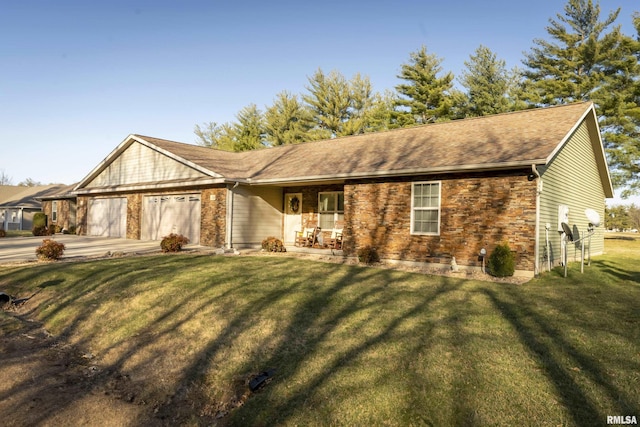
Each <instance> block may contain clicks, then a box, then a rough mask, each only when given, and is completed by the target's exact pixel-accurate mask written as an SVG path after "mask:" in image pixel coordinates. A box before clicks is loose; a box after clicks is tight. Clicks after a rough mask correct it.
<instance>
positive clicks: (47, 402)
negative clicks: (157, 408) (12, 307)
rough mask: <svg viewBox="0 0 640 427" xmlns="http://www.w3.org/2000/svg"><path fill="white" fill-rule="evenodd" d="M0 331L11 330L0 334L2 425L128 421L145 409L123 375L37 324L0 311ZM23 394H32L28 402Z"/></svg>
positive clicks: (120, 422) (113, 423)
mask: <svg viewBox="0 0 640 427" xmlns="http://www.w3.org/2000/svg"><path fill="white" fill-rule="evenodd" d="M0 329H2V330H3V331H6V332H7V333H5V334H4V335H3V336H2V338H0V354H1V356H2V360H3V364H2V367H1V368H0V372H2V378H3V380H2V382H1V383H0V396H2V398H1V399H0V414H2V417H1V418H2V424H3V425H4V426H24V425H105V426H106V425H126V424H128V423H129V422H130V421H131V420H132V419H137V418H138V417H139V416H140V415H141V413H142V412H143V408H142V407H141V406H139V405H136V404H133V403H134V402H133V400H134V399H133V396H134V394H133V393H134V392H135V391H134V390H130V389H128V387H127V384H126V380H125V379H123V378H121V377H119V376H118V375H117V373H109V372H103V371H102V370H101V368H100V366H98V365H96V364H94V361H93V360H92V359H93V355H92V354H90V353H88V352H85V351H83V350H82V349H79V348H77V347H74V346H71V345H68V344H66V343H65V341H64V340H63V339H60V338H56V337H54V336H52V335H51V334H50V333H49V332H48V331H47V330H46V329H44V328H43V327H42V325H41V324H39V323H38V322H35V321H30V320H28V319H27V318H24V317H22V316H20V315H19V314H18V312H12V313H10V314H6V313H2V314H0ZM25 395H28V396H32V397H31V398H30V401H29V402H28V404H26V405H25V401H24V397H25ZM127 400H128V401H127ZM71 402H72V403H71Z"/></svg>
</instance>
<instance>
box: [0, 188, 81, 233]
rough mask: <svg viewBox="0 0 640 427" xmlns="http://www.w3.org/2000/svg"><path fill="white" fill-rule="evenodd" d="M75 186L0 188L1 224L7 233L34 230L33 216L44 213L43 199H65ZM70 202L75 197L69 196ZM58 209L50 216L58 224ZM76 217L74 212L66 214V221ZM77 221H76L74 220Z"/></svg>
mask: <svg viewBox="0 0 640 427" xmlns="http://www.w3.org/2000/svg"><path fill="white" fill-rule="evenodd" d="M74 187H75V185H74V186H67V185H62V184H52V185H37V186H33V187H24V186H13V185H2V186H0V224H1V225H2V229H3V230H5V231H9V230H31V229H32V228H33V215H34V214H35V213H37V212H42V202H41V199H42V198H44V197H47V196H55V197H57V198H61V199H64V196H62V195H63V194H65V193H68V192H69V191H71V190H72V189H73V188H74ZM67 197H68V198H69V199H70V200H75V195H73V196H71V195H68V196H67ZM69 199H67V200H69ZM56 215H57V212H56V209H55V207H54V209H53V212H51V213H50V215H49V221H52V220H53V223H55V222H56ZM74 216H75V211H74V212H68V213H65V214H64V217H65V218H66V220H67V221H68V220H71V219H73V218H74ZM74 221H75V220H74Z"/></svg>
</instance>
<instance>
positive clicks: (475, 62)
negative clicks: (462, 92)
mask: <svg viewBox="0 0 640 427" xmlns="http://www.w3.org/2000/svg"><path fill="white" fill-rule="evenodd" d="M464 65H465V66H466V71H463V72H462V75H461V77H460V78H459V81H460V83H461V84H462V86H463V87H465V88H466V89H467V96H468V103H467V115H468V116H472V117H473V116H485V115H488V114H498V113H504V112H506V111H510V110H512V105H511V102H510V100H509V97H508V95H509V84H510V81H511V79H510V76H509V73H508V72H507V69H506V62H505V61H504V60H501V59H498V58H497V56H496V54H495V53H493V52H492V51H491V49H489V48H488V47H485V46H482V45H481V46H480V47H478V49H476V51H475V55H471V56H470V59H469V61H465V63H464Z"/></svg>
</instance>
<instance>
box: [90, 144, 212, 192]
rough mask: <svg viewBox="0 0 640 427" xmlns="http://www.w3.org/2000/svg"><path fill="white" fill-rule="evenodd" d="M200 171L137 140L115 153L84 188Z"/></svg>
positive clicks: (195, 175) (192, 174)
mask: <svg viewBox="0 0 640 427" xmlns="http://www.w3.org/2000/svg"><path fill="white" fill-rule="evenodd" d="M203 176H205V175H204V174H203V173H201V172H199V171H197V170H195V169H193V168H191V167H189V166H186V165H183V164H181V163H179V162H177V161H176V160H174V159H172V158H170V157H167V156H165V155H164V154H162V153H159V152H157V151H155V150H152V149H151V148H149V147H146V146H144V145H142V144H140V143H138V142H134V143H133V144H131V145H130V146H129V147H128V148H127V149H126V150H125V151H124V152H123V153H122V154H120V155H119V156H118V157H116V158H115V159H114V160H113V162H112V163H111V164H110V165H109V166H107V168H106V169H105V170H103V171H102V172H101V173H100V174H99V175H98V176H96V177H95V178H94V179H93V180H92V181H91V182H90V183H88V184H87V185H86V187H87V188H93V187H106V186H115V185H126V184H139V183H155V182H165V181H170V180H178V179H190V178H200V177H203Z"/></svg>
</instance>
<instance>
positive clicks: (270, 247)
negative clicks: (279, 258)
mask: <svg viewBox="0 0 640 427" xmlns="http://www.w3.org/2000/svg"><path fill="white" fill-rule="evenodd" d="M262 249H264V250H265V251H267V252H286V251H287V249H286V248H285V247H284V243H282V240H280V239H278V238H277V237H267V238H266V239H264V240H263V241H262Z"/></svg>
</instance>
